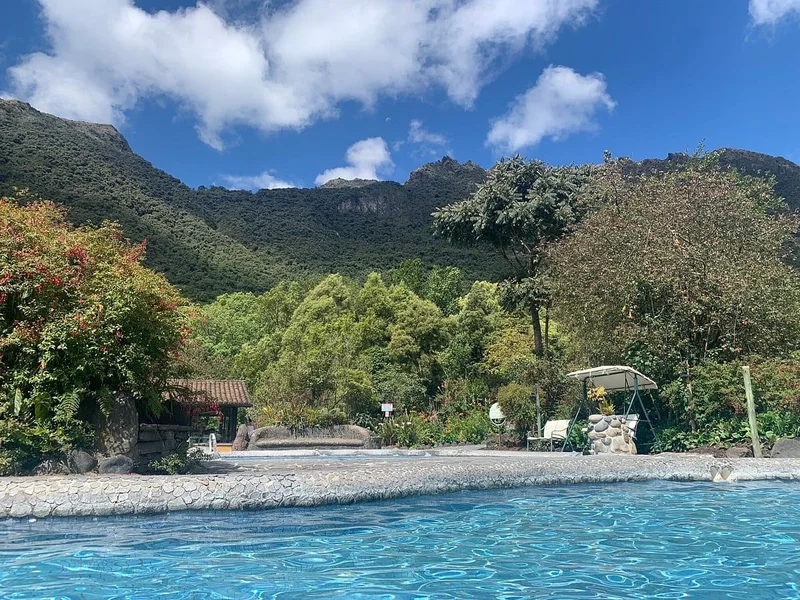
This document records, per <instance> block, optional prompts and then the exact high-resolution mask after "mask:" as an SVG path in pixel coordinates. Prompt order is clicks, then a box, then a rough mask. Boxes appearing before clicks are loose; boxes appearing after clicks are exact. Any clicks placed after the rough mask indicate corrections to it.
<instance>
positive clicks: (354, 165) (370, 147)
mask: <svg viewBox="0 0 800 600" xmlns="http://www.w3.org/2000/svg"><path fill="white" fill-rule="evenodd" d="M345 159H346V160H347V166H346V167H337V168H335V169H328V170H327V171H325V172H324V173H320V174H319V175H317V179H316V184H317V185H322V184H323V183H326V182H328V181H330V180H331V179H337V178H341V179H380V177H379V174H388V173H391V170H392V168H393V167H394V163H393V162H392V155H391V154H390V153H389V147H388V146H387V145H386V142H385V141H384V139H383V138H379V137H374V138H367V139H366V140H361V141H360V142H356V143H355V144H353V145H352V146H350V147H349V148H348V149H347V154H346V155H345Z"/></svg>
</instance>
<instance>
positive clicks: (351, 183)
mask: <svg viewBox="0 0 800 600" xmlns="http://www.w3.org/2000/svg"><path fill="white" fill-rule="evenodd" d="M373 183H378V180H377V179H358V178H356V179H342V178H341V177H337V178H336V179H331V180H329V181H326V182H325V183H323V184H322V185H320V186H318V187H321V188H323V189H340V188H360V187H366V186H368V185H372V184H373Z"/></svg>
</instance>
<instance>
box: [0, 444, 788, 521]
mask: <svg viewBox="0 0 800 600" xmlns="http://www.w3.org/2000/svg"><path fill="white" fill-rule="evenodd" d="M441 450H445V451H446V452H441V451H439V452H437V453H436V454H437V455H429V456H424V455H423V456H411V455H406V456H404V457H403V458H402V459H398V458H397V457H396V456H395V455H396V454H397V452H396V451H390V453H388V454H385V455H381V454H368V455H363V454H362V455H361V456H356V457H353V459H352V460H341V459H340V457H339V456H337V455H335V453H333V452H327V451H326V452H325V453H324V454H325V455H326V456H319V457H316V458H314V459H312V460H309V458H308V457H307V456H297V455H296V454H295V455H294V456H286V455H283V456H274V455H270V456H267V455H264V456H260V457H256V456H254V455H253V453H250V452H248V453H243V456H245V457H246V459H245V460H239V459H241V458H242V457H241V456H238V455H235V456H231V457H229V458H228V459H226V460H218V461H210V462H209V463H208V468H209V472H208V473H204V474H199V475H171V476H170V475H161V476H143V475H70V476H57V475H54V476H38V477H5V478H0V518H23V517H39V518H40V517H49V516H104V515H133V514H146V513H160V512H171V511H179V510H246V509H269V508H278V507H288V506H317V505H323V504H344V503H352V502H362V501H368V500H380V499H388V498H399V497H403V496H412V495H422V494H438V493H443V492H454V491H458V490H476V489H490V488H511V487H523V486H535V485H558V484H575V483H614V482H628V481H647V480H654V479H655V480H658V479H661V480H672V481H718V482H720V484H721V485H727V484H728V482H735V481H753V480H769V479H781V480H800V459H754V458H741V459H724V458H713V457H710V456H701V455H690V454H662V455H657V456H581V455H573V454H561V453H555V454H550V453H525V452H503V451H485V450H477V449H473V448H463V447H459V448H445V449H441ZM362 452H363V451H362ZM428 453H430V451H428ZM351 455H352V453H351Z"/></svg>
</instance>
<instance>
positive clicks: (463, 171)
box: [405, 156, 486, 193]
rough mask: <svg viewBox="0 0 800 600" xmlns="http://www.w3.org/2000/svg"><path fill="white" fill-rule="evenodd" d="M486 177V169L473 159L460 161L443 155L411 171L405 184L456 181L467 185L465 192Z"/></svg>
mask: <svg viewBox="0 0 800 600" xmlns="http://www.w3.org/2000/svg"><path fill="white" fill-rule="evenodd" d="M484 179H486V171H484V170H483V168H481V167H480V166H479V165H476V164H475V163H474V162H472V161H469V160H468V161H467V162H465V163H460V162H458V161H457V160H456V159H454V158H451V157H449V156H443V157H442V158H441V160H437V161H435V162H430V163H428V164H425V165H422V166H421V167H420V168H419V169H416V170H414V171H412V172H411V175H410V176H409V177H408V181H406V183H405V185H408V186H412V187H414V186H418V185H425V184H429V183H432V182H434V181H439V182H448V183H452V182H456V181H458V182H459V183H463V184H464V185H465V192H467V193H468V192H471V191H472V189H473V188H474V187H475V185H476V184H478V183H481V182H482V181H483V180H484Z"/></svg>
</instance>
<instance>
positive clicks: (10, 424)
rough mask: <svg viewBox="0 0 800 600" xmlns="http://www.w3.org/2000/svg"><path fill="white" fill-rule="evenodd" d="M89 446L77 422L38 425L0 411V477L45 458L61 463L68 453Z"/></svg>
mask: <svg viewBox="0 0 800 600" xmlns="http://www.w3.org/2000/svg"><path fill="white" fill-rule="evenodd" d="M0 408H1V407H0ZM92 444H93V439H92V433H91V431H90V430H89V427H88V426H87V425H86V424H84V423H81V422H79V421H75V420H73V421H70V422H68V423H66V424H58V423H50V424H42V423H39V422H37V421H35V420H33V419H19V418H15V417H10V416H7V415H4V414H2V412H0V475H11V474H20V473H26V472H29V471H31V470H32V469H33V468H35V467H36V466H37V465H38V464H40V463H41V462H42V461H43V460H45V459H48V458H52V459H56V460H63V459H64V457H65V456H66V453H67V452H68V451H69V450H71V449H73V448H75V447H83V448H90V447H91V446H92Z"/></svg>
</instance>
